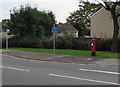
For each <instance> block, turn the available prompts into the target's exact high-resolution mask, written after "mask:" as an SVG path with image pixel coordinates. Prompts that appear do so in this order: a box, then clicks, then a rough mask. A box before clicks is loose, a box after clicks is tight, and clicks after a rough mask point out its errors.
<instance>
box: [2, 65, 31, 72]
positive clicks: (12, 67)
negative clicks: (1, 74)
mask: <svg viewBox="0 0 120 87" xmlns="http://www.w3.org/2000/svg"><path fill="white" fill-rule="evenodd" d="M0 67H1V68H6V69H12V70H18V71H26V72H29V71H30V70H26V69H19V68H13V67H6V66H0Z"/></svg>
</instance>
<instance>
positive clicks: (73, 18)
mask: <svg viewBox="0 0 120 87" xmlns="http://www.w3.org/2000/svg"><path fill="white" fill-rule="evenodd" d="M101 7H102V6H101V5H99V4H94V3H90V2H80V5H79V10H77V11H74V12H73V13H70V16H69V17H68V18H67V19H66V20H67V23H68V24H69V23H70V24H72V25H73V26H74V27H75V28H76V29H77V30H78V31H79V36H82V35H86V34H87V35H89V28H90V16H91V15H93V14H94V13H95V12H97V11H98V10H99V9H100V8H101Z"/></svg>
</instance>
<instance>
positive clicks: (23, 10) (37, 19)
mask: <svg viewBox="0 0 120 87" xmlns="http://www.w3.org/2000/svg"><path fill="white" fill-rule="evenodd" d="M53 23H55V17H54V14H53V13H52V12H48V13H47V12H45V11H38V10H37V8H36V7H35V8H32V7H31V6H30V5H26V6H23V5H21V6H20V9H16V8H14V9H13V10H11V12H10V22H9V26H8V27H9V29H10V30H11V32H12V34H14V35H15V36H18V37H21V38H22V37H25V36H33V37H42V36H50V35H51V27H52V25H53Z"/></svg>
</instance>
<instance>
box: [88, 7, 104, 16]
mask: <svg viewBox="0 0 120 87" xmlns="http://www.w3.org/2000/svg"><path fill="white" fill-rule="evenodd" d="M102 10H105V8H103V7H102V8H101V9H100V10H98V11H97V12H95V13H94V14H93V15H91V16H90V18H92V17H93V16H95V15H96V14H98V13H99V12H100V11H102Z"/></svg>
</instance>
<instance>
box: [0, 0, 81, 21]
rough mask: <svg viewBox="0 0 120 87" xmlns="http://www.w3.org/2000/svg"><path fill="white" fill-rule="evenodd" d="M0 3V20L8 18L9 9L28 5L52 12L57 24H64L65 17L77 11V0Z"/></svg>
mask: <svg viewBox="0 0 120 87" xmlns="http://www.w3.org/2000/svg"><path fill="white" fill-rule="evenodd" d="M0 2H1V1H0ZM1 3H2V14H3V16H1V15H0V19H4V18H9V16H10V12H9V11H10V9H13V8H14V7H16V8H18V7H19V6H20V5H21V4H23V5H25V4H26V3H29V4H31V5H32V6H33V7H37V8H38V9H39V10H50V11H53V13H54V14H55V15H56V19H57V21H58V22H65V20H66V17H68V16H69V12H73V11H75V10H77V9H78V5H79V0H2V2H1Z"/></svg>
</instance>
